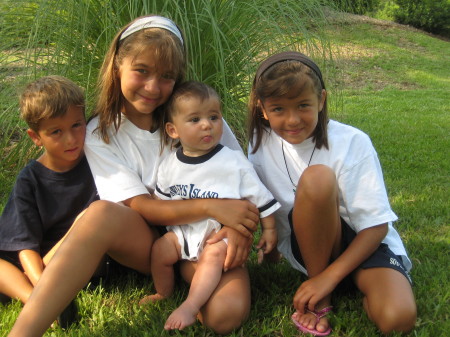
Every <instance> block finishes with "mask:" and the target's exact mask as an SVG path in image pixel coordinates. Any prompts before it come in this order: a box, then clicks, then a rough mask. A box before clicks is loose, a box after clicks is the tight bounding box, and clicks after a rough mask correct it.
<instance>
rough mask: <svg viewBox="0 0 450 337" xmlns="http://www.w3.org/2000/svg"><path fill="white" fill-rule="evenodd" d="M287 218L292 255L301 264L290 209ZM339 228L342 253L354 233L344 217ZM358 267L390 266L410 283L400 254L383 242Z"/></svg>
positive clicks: (354, 235)
mask: <svg viewBox="0 0 450 337" xmlns="http://www.w3.org/2000/svg"><path fill="white" fill-rule="evenodd" d="M288 218H289V226H290V227H291V249H292V254H293V255H294V257H295V259H296V260H297V261H298V263H300V264H301V265H302V266H304V265H305V264H304V263H303V259H302V256H301V253H300V248H299V246H298V243H297V239H296V237H295V233H294V230H293V225H292V210H291V211H290V212H289V215H288ZM341 229H342V249H341V253H343V252H344V251H345V250H346V249H347V247H348V246H349V245H350V243H351V242H352V241H353V239H354V238H355V237H356V233H355V231H354V230H353V229H351V228H350V226H349V225H348V224H347V223H346V222H345V221H344V219H342V218H341ZM358 268H363V269H368V268H391V269H395V270H397V271H399V272H400V273H401V274H403V275H404V276H405V277H406V278H407V279H408V281H409V282H410V283H411V284H412V280H411V277H410V276H409V273H408V272H407V271H406V268H405V266H404V265H403V262H402V259H401V257H400V256H397V255H395V254H394V252H393V251H392V250H390V248H389V247H388V245H386V244H385V243H381V244H380V246H379V247H378V248H377V250H376V251H375V252H374V253H373V254H372V255H371V256H369V257H368V258H367V260H365V261H364V262H363V263H361V264H360V265H359V267H358Z"/></svg>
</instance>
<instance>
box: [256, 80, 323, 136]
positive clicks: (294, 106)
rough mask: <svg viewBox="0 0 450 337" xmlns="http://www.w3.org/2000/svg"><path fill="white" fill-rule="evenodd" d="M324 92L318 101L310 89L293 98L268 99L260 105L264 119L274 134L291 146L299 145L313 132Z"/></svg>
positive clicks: (321, 106)
mask: <svg viewBox="0 0 450 337" xmlns="http://www.w3.org/2000/svg"><path fill="white" fill-rule="evenodd" d="M325 97H326V92H325V90H323V92H322V97H321V99H320V100H319V98H318V97H317V94H316V93H315V92H314V91H313V90H312V88H306V89H305V90H303V91H302V92H301V93H300V94H298V95H297V96H294V97H289V96H282V97H269V98H266V99H265V100H264V102H262V104H261V109H262V111H263V115H264V118H265V119H266V120H268V121H269V123H270V127H271V128H272V130H273V131H275V133H276V134H278V135H279V136H280V137H282V138H283V139H284V140H286V141H287V142H289V143H291V144H300V143H301V142H303V141H304V140H305V139H307V138H309V137H311V135H312V133H313V132H314V130H315V128H316V126H317V122H318V117H319V111H321V110H322V108H323V104H324V101H325Z"/></svg>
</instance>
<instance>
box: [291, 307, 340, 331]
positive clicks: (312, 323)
mask: <svg viewBox="0 0 450 337" xmlns="http://www.w3.org/2000/svg"><path fill="white" fill-rule="evenodd" d="M330 311H331V306H329V305H326V306H324V307H321V309H318V310H316V311H314V312H312V311H309V310H307V309H305V313H304V314H301V313H299V312H298V311H296V312H295V313H294V314H293V315H292V319H293V320H294V321H296V322H298V323H299V324H300V325H302V326H303V327H305V328H306V329H308V330H310V331H314V330H315V331H317V332H318V333H325V334H328V333H330V332H331V329H330V323H329V321H328V318H327V317H326V315H327V313H328V312H330ZM300 330H302V329H300ZM302 331H303V330H302ZM308 332H309V331H308Z"/></svg>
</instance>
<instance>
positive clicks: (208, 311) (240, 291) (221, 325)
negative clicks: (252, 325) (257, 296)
mask: <svg viewBox="0 0 450 337" xmlns="http://www.w3.org/2000/svg"><path fill="white" fill-rule="evenodd" d="M250 297H251V296H250V279H249V277H248V272H247V270H246V269H244V268H235V269H232V270H230V271H229V272H227V273H224V274H223V275H222V279H221V281H220V283H219V285H218V287H217V288H216V290H215V291H214V293H213V295H212V296H211V298H210V300H209V301H208V302H207V303H206V305H205V306H204V307H203V308H202V309H201V312H200V313H201V320H202V323H203V324H204V325H205V326H207V327H209V328H211V329H212V330H214V331H215V332H216V333H218V334H223V335H225V334H229V333H230V332H232V331H233V330H235V329H238V328H239V327H240V326H241V325H242V323H243V322H244V321H245V320H246V319H247V318H248V315H249V312H250V302H251V300H250Z"/></svg>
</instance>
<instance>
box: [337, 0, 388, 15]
mask: <svg viewBox="0 0 450 337" xmlns="http://www.w3.org/2000/svg"><path fill="white" fill-rule="evenodd" d="M333 2H334V4H335V5H336V7H337V8H338V9H340V10H341V11H344V12H347V13H353V14H367V13H368V12H373V11H375V10H376V9H377V8H378V6H379V3H380V0H353V1H352V0H333Z"/></svg>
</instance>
